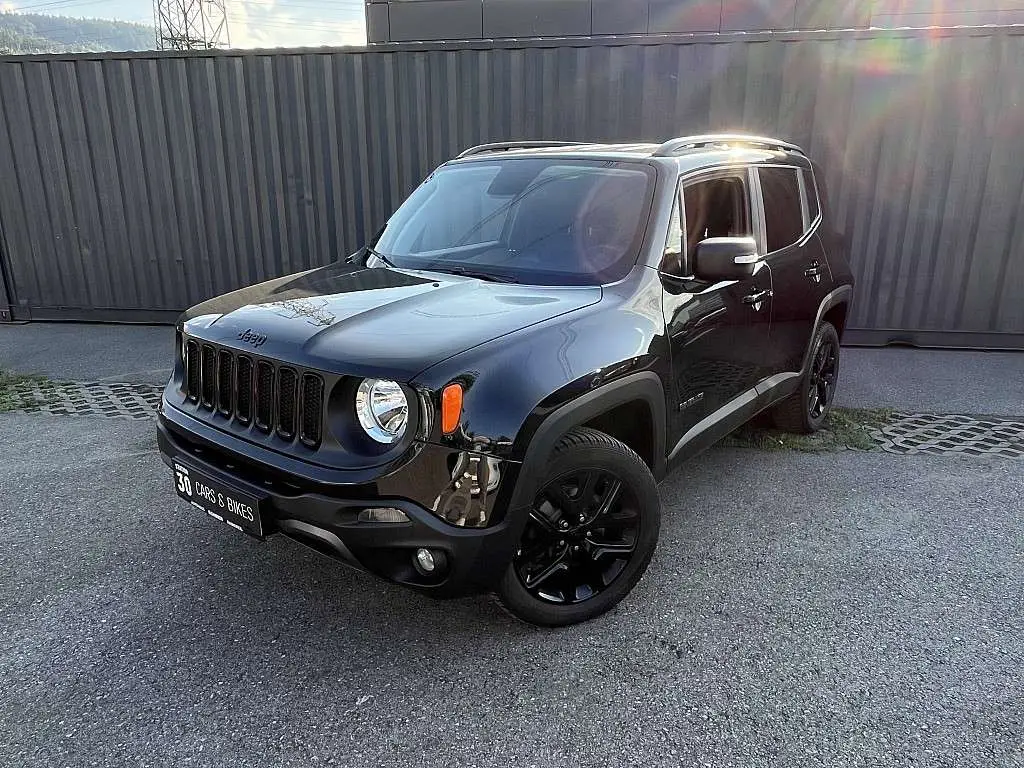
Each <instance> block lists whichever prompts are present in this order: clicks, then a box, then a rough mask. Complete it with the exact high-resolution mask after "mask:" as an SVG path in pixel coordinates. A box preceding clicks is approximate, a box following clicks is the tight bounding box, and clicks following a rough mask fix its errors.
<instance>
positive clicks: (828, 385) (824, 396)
mask: <svg viewBox="0 0 1024 768" xmlns="http://www.w3.org/2000/svg"><path fill="white" fill-rule="evenodd" d="M838 367H839V345H838V344H837V343H836V342H835V340H834V339H833V338H832V337H830V336H824V337H822V339H821V342H820V343H819V345H818V348H817V350H815V353H814V360H812V361H811V371H810V382H809V384H810V386H809V387H808V388H807V415H808V416H810V417H811V419H813V420H818V419H821V418H822V417H823V416H824V415H825V414H826V412H827V411H828V409H829V406H831V405H832V397H833V396H834V395H835V392H836V373H837V369H838Z"/></svg>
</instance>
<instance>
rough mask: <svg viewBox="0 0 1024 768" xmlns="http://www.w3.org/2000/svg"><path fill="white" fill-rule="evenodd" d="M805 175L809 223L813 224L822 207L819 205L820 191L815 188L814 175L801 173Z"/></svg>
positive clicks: (807, 172) (805, 171)
mask: <svg viewBox="0 0 1024 768" xmlns="http://www.w3.org/2000/svg"><path fill="white" fill-rule="evenodd" d="M800 173H802V174H803V175H804V192H806V193H807V221H808V222H813V221H814V220H815V219H816V218H818V213H819V212H820V211H821V206H820V205H819V204H818V190H817V188H816V187H815V186H814V174H813V173H811V172H810V171H807V170H804V171H800Z"/></svg>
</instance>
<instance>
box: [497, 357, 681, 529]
mask: <svg viewBox="0 0 1024 768" xmlns="http://www.w3.org/2000/svg"><path fill="white" fill-rule="evenodd" d="M635 400H642V401H643V402H645V403H646V404H647V405H648V407H649V408H650V409H651V420H652V423H653V427H654V434H653V435H652V438H653V441H654V445H653V456H654V467H652V472H653V474H654V477H655V479H657V480H660V479H661V478H662V477H664V475H665V433H666V429H667V427H668V423H667V421H666V415H665V389H664V386H663V385H662V382H661V379H660V378H659V377H658V375H657V374H656V373H654V372H653V371H641V372H638V373H633V374H630V375H628V376H624V377H622V378H621V379H616V380H615V381H611V382H608V383H607V384H604V385H603V386H601V387H599V388H598V389H595V390H592V391H590V392H587V393H586V394H584V395H582V396H580V397H578V398H576V399H575V400H572V401H570V402H568V403H566V404H565V405H563V406H561V407H559V408H557V409H556V410H554V411H553V412H552V413H550V414H549V415H548V416H546V417H545V418H544V420H543V421H542V422H541V423H540V425H538V427H537V429H536V430H535V431H534V433H533V436H532V437H531V439H530V444H529V448H528V449H527V451H526V455H525V456H524V457H523V463H522V466H521V467H520V469H519V476H518V479H517V482H516V487H515V491H514V492H513V494H512V500H511V503H510V505H509V509H510V511H514V510H520V509H522V508H524V507H527V506H529V505H530V503H531V502H532V501H533V498H534V496H536V495H537V492H538V491H539V490H540V478H541V477H543V474H544V471H543V470H544V464H545V463H546V462H547V460H548V457H549V456H550V455H551V451H552V450H554V447H555V445H556V444H557V443H558V441H559V440H560V439H561V437H562V435H564V434H565V433H566V432H568V431H569V430H570V429H572V428H573V427H578V426H580V425H581V424H585V423H587V422H588V421H590V420H592V419H594V418H595V417H597V416H600V415H601V414H602V413H604V412H606V411H609V410H611V409H612V408H616V407H618V406H620V405H624V404H626V403H630V402H633V401H635Z"/></svg>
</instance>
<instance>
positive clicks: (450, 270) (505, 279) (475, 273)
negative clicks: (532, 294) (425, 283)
mask: <svg viewBox="0 0 1024 768" xmlns="http://www.w3.org/2000/svg"><path fill="white" fill-rule="evenodd" d="M428 271H430V272H444V273H445V274H449V275H458V276H459V277H475V278H477V279H478V280H486V281H488V282H490V283H518V282H519V281H518V280H516V279H515V278H514V277H509V276H508V275H496V274H494V273H493V272H484V271H482V270H479V269H466V267H444V268H439V267H429V268H428Z"/></svg>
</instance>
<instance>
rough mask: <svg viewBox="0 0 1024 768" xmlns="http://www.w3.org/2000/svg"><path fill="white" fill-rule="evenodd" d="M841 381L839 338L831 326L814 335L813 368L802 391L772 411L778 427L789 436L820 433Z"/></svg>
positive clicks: (801, 385) (812, 348)
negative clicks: (838, 383)
mask: <svg viewBox="0 0 1024 768" xmlns="http://www.w3.org/2000/svg"><path fill="white" fill-rule="evenodd" d="M838 379H839V334H838V333H836V329H835V327H834V326H833V325H832V324H831V323H828V322H824V323H822V324H821V325H820V326H819V327H818V331H817V333H815V334H814V344H813V345H812V347H811V367H810V369H809V370H808V371H807V374H806V375H805V376H804V377H803V380H802V381H801V383H800V388H799V389H798V390H797V391H796V392H794V393H793V394H792V395H790V396H789V397H788V398H786V399H785V400H783V401H782V402H781V403H779V404H778V405H777V406H775V408H774V409H773V410H772V419H773V420H774V422H775V426H777V427H778V428H779V429H781V430H784V431H786V432H793V433H797V434H799V433H804V434H807V433H810V432H817V431H818V430H819V429H821V428H822V427H823V426H825V422H826V421H827V420H828V415H829V413H830V412H831V410H832V401H833V399H834V398H835V394H836V382H837V381H838Z"/></svg>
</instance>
